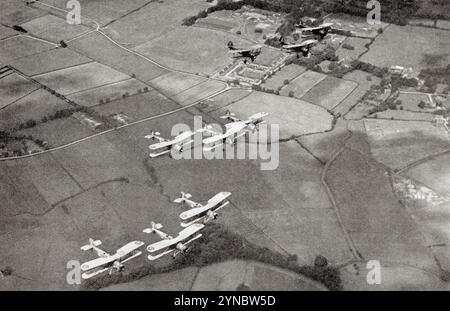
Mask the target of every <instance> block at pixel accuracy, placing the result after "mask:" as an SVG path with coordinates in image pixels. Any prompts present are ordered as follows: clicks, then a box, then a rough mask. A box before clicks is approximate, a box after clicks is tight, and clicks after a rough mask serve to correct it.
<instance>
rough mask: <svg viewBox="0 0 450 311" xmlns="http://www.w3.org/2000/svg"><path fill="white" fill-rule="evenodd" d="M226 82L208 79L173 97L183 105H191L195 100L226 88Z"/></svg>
mask: <svg viewBox="0 0 450 311" xmlns="http://www.w3.org/2000/svg"><path fill="white" fill-rule="evenodd" d="M225 87H226V86H225V84H224V83H222V82H219V81H215V80H207V81H205V82H203V83H201V84H198V85H195V86H193V87H191V88H189V89H187V90H185V91H184V92H181V93H179V94H177V95H175V96H173V97H171V98H172V99H173V100H174V101H176V102H177V103H180V104H181V105H189V104H193V103H194V102H196V101H198V100H201V99H204V98H206V97H208V96H211V95H213V94H215V93H217V92H219V91H221V90H223V89H224V88H225Z"/></svg>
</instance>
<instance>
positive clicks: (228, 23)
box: [195, 12, 239, 31]
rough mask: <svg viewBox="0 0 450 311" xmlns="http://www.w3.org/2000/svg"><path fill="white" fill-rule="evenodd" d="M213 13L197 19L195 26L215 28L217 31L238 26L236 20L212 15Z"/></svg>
mask: <svg viewBox="0 0 450 311" xmlns="http://www.w3.org/2000/svg"><path fill="white" fill-rule="evenodd" d="M214 13H216V12H214ZM214 13H213V14H210V15H208V16H207V17H206V18H201V19H199V20H198V21H197V22H196V23H195V26H197V27H203V28H210V29H215V30H219V31H231V30H232V29H234V28H236V27H238V26H239V23H237V22H236V21H233V20H225V19H223V18H217V17H214Z"/></svg>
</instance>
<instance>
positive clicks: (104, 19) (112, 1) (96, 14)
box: [35, 0, 147, 25]
mask: <svg viewBox="0 0 450 311" xmlns="http://www.w3.org/2000/svg"><path fill="white" fill-rule="evenodd" d="M79 1H80V4H81V7H82V8H83V11H84V12H87V13H85V22H89V21H91V20H93V19H94V20H96V21H97V22H98V23H99V24H100V25H105V24H107V23H109V22H111V21H113V20H115V19H117V18H120V17H121V16H123V15H125V14H126V13H127V12H129V11H132V10H136V9H138V8H139V7H141V6H143V5H145V3H146V2H147V1H145V0H130V1H128V2H127V4H125V3H124V2H123V1H120V0H108V3H107V4H106V3H105V2H103V1H90V0H79ZM40 2H44V3H46V4H49V5H52V6H55V7H57V8H59V9H63V10H67V9H66V5H65V3H61V1H59V0H40ZM35 6H36V7H38V6H37V5H35ZM39 8H40V9H45V10H47V11H49V12H51V13H59V14H61V12H60V11H57V10H55V9H51V8H48V7H46V6H40V7H39Z"/></svg>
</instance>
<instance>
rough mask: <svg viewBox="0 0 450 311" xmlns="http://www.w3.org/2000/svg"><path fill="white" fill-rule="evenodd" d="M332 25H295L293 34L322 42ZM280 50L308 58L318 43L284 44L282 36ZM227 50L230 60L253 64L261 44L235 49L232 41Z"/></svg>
mask: <svg viewBox="0 0 450 311" xmlns="http://www.w3.org/2000/svg"><path fill="white" fill-rule="evenodd" d="M331 26H333V23H323V24H321V25H319V26H316V27H307V26H306V25H304V24H303V23H301V22H300V23H298V24H295V28H296V29H295V31H294V33H295V34H299V35H301V36H304V35H307V34H312V35H313V36H316V37H318V39H319V40H323V39H324V38H325V36H326V35H327V34H328V32H329V31H330V30H331ZM280 42H281V50H282V51H283V52H288V53H296V54H297V58H300V53H301V54H302V55H303V57H309V56H310V55H311V48H312V47H313V46H315V45H316V44H317V43H318V42H319V41H318V40H315V39H308V40H304V41H301V42H298V43H297V42H295V43H286V42H285V41H284V38H283V36H280ZM227 46H228V49H229V53H230V56H231V57H232V58H238V59H243V60H244V64H247V62H248V61H249V60H250V61H251V62H254V61H255V59H256V58H257V57H258V55H260V54H261V49H262V47H263V45H262V44H257V45H252V46H250V47H247V48H236V47H235V46H234V44H233V42H232V41H229V42H228V45H227Z"/></svg>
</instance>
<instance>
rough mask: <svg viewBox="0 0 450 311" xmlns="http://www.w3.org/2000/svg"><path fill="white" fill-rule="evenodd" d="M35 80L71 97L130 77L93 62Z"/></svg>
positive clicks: (38, 77)
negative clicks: (73, 94) (72, 94)
mask: <svg viewBox="0 0 450 311" xmlns="http://www.w3.org/2000/svg"><path fill="white" fill-rule="evenodd" d="M34 78H35V79H36V80H37V81H39V82H40V83H42V84H44V85H46V86H48V87H50V88H51V89H53V90H56V91H57V92H59V93H62V94H64V95H69V94H71V93H76V92H80V91H83V90H87V89H92V88H95V87H99V86H102V85H106V84H110V83H115V82H118V81H122V80H126V79H129V78H130V77H129V76H128V75H126V74H123V73H121V72H118V71H116V70H114V69H111V68H109V67H107V66H105V65H102V64H99V63H96V62H92V63H88V64H83V65H79V66H76V67H70V68H66V69H60V70H56V71H53V72H49V73H45V74H42V75H37V76H35V77H34Z"/></svg>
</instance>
